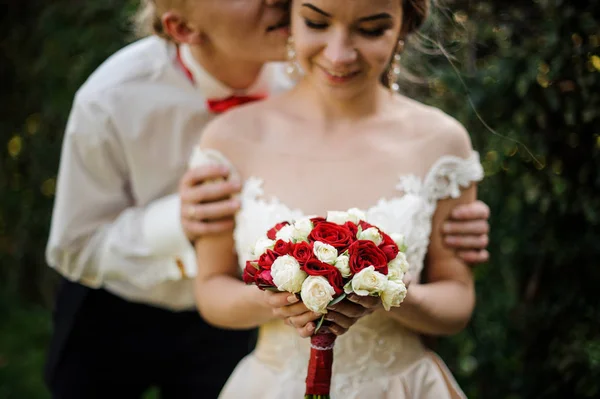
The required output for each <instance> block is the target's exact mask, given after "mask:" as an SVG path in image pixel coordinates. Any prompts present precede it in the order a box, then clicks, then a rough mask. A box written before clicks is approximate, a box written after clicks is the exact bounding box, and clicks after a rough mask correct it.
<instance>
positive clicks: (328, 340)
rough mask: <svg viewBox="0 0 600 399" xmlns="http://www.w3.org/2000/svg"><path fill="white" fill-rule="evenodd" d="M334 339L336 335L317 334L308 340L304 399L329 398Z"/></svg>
mask: <svg viewBox="0 0 600 399" xmlns="http://www.w3.org/2000/svg"><path fill="white" fill-rule="evenodd" d="M335 339H336V335H335V334H332V333H329V332H327V333H322V334H318V333H317V334H315V335H313V336H312V337H311V338H310V348H311V349H310V360H309V362H308V372H307V374H306V394H305V395H304V398H305V399H315V398H319V399H327V398H329V391H330V387H331V371H332V367H333V346H334V344H335Z"/></svg>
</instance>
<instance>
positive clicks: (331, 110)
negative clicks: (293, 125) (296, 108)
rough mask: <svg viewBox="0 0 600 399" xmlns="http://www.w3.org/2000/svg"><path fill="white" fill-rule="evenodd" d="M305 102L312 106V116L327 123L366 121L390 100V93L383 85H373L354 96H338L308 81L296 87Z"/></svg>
mask: <svg viewBox="0 0 600 399" xmlns="http://www.w3.org/2000/svg"><path fill="white" fill-rule="evenodd" d="M296 92H297V93H298V94H299V96H300V98H302V99H303V102H304V103H305V104H306V105H307V107H309V108H310V111H309V112H310V115H311V117H313V118H315V119H317V120H320V121H321V122H323V123H325V124H332V123H335V122H340V121H346V122H355V121H364V120H366V119H368V118H370V117H373V116H375V115H376V114H378V112H379V111H380V110H381V108H382V106H384V104H385V102H389V101H390V93H389V91H388V90H386V89H385V88H384V87H383V86H381V87H379V86H377V87H372V88H370V89H369V90H365V91H363V92H360V93H357V94H356V95H354V96H352V97H342V96H339V97H336V96H334V95H332V93H327V92H324V91H320V90H319V89H317V88H315V87H314V86H312V85H311V84H310V82H307V81H301V82H300V83H299V84H298V87H297V88H296Z"/></svg>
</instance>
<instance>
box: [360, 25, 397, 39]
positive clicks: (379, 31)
mask: <svg viewBox="0 0 600 399" xmlns="http://www.w3.org/2000/svg"><path fill="white" fill-rule="evenodd" d="M390 28H391V27H389V26H383V27H378V28H374V29H366V28H359V29H358V31H359V32H360V33H361V34H362V35H364V36H368V37H380V36H383V34H384V33H385V31H387V30H388V29H390Z"/></svg>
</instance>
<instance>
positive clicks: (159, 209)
mask: <svg viewBox="0 0 600 399" xmlns="http://www.w3.org/2000/svg"><path fill="white" fill-rule="evenodd" d="M142 225H143V227H142V229H143V234H144V240H145V242H146V245H147V246H148V247H149V248H150V250H151V252H152V253H153V254H154V255H157V256H178V255H180V254H184V253H186V252H188V251H189V250H190V249H192V250H193V248H192V245H191V243H190V242H189V241H188V239H187V237H186V236H185V233H184V232H183V228H182V226H181V219H180V201H179V196H178V195H177V194H173V195H169V196H167V197H163V198H161V199H158V200H156V201H154V202H152V203H151V204H150V205H149V206H148V208H147V209H146V212H145V214H144V221H143V224H142Z"/></svg>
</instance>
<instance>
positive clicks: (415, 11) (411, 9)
mask: <svg viewBox="0 0 600 399" xmlns="http://www.w3.org/2000/svg"><path fill="white" fill-rule="evenodd" d="M429 1H430V0H402V12H403V14H404V16H403V20H402V32H401V36H402V37H401V38H402V39H404V38H405V37H406V36H408V35H410V34H411V33H413V32H416V31H417V30H419V28H420V27H421V26H422V25H423V23H424V22H425V20H426V19H427V17H428V16H429V7H430V6H429Z"/></svg>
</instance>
